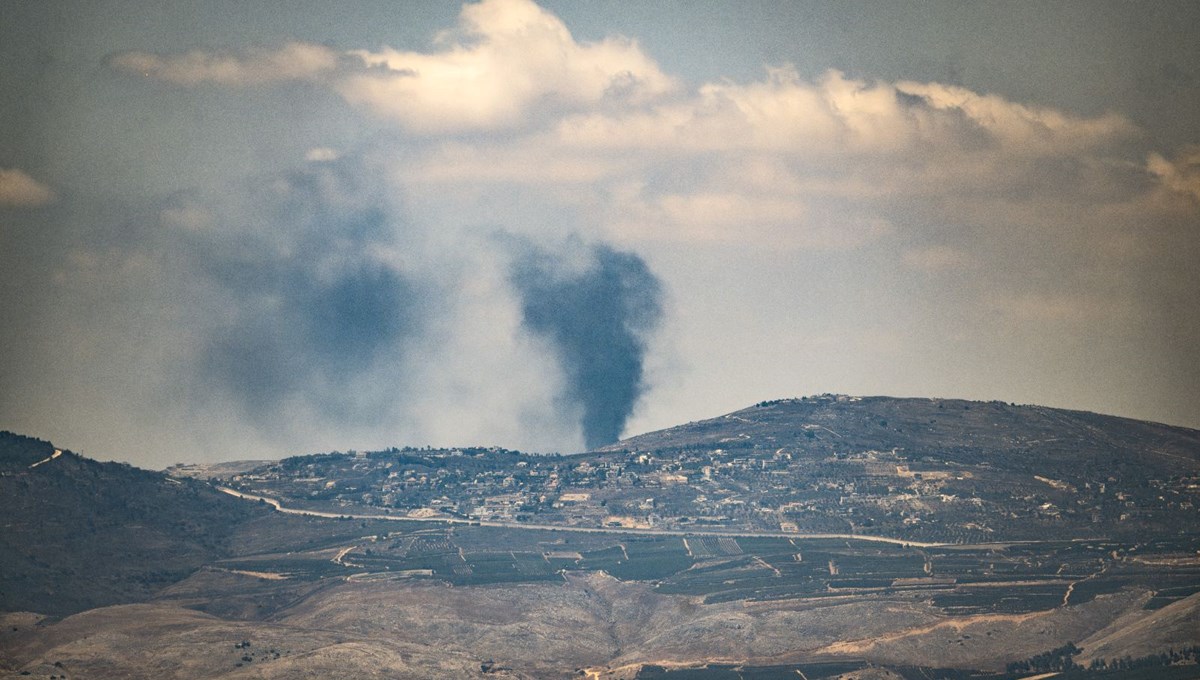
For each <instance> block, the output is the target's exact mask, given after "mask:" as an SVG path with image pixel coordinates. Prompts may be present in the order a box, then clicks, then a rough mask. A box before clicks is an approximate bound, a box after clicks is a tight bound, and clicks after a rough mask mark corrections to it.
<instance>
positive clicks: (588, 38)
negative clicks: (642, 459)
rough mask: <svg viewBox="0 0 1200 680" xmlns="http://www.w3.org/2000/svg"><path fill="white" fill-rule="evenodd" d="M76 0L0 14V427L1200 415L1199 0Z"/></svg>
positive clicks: (205, 450) (547, 444) (418, 428)
mask: <svg viewBox="0 0 1200 680" xmlns="http://www.w3.org/2000/svg"><path fill="white" fill-rule="evenodd" d="M76 5H78V4H77V3H70V4H68V3H45V2H11V3H5V5H4V6H3V8H0V87H2V88H3V89H4V90H5V92H6V93H7V96H6V97H4V98H3V100H2V101H0V239H2V241H0V244H2V246H3V247H2V248H0V270H2V271H0V284H2V285H3V287H4V288H3V290H4V293H3V297H2V298H0V310H2V311H3V313H4V316H5V318H6V319H8V320H9V322H8V323H6V324H4V328H3V329H2V330H0V349H2V350H3V352H2V354H3V357H4V358H3V360H0V385H2V386H3V390H2V391H0V427H3V428H6V429H10V430H15V431H19V432H23V433H28V434H33V435H37V436H41V437H44V438H50V439H52V440H53V441H55V442H56V443H58V444H60V445H63V446H67V447H71V448H74V449H76V450H80V451H83V452H85V453H88V454H91V455H94V456H97V457H100V458H115V459H122V460H130V461H132V462H135V463H139V464H143V465H150V466H157V465H166V464H169V463H172V462H176V461H182V460H218V459H234V458H249V457H271V456H280V455H287V454H292V453H299V452H307V451H318V450H330V449H347V448H375V447H384V446H391V445H405V444H415V445H423V444H427V443H428V444H435V445H453V444H458V445H462V444H497V445H503V446H508V447H513V448H521V449H526V450H535V451H574V450H579V449H581V448H582V447H583V446H584V441H585V437H588V438H590V439H593V440H595V436H599V435H595V433H596V432H598V431H600V430H603V431H604V432H609V431H612V430H613V429H614V428H618V429H621V431H622V432H623V433H624V434H626V435H629V434H634V433H637V432H641V431H645V430H648V429H655V428H659V427H666V426H670V425H674V424H678V423H680V422H686V421H689V420H694V419H698V418H702V417H708V416H712V415H717V414H720V413H723V412H727V411H730V410H734V409H736V408H740V407H742V406H746V405H748V404H750V403H753V402H755V401H759V400H762V399H770V398H777V397H783V396H794V395H801V394H810V393H821V392H846V393H854V394H892V395H902V396H945V397H966V398H976V399H1001V400H1004V401H1014V402H1019V403H1040V404H1046V405H1051V406H1062V407H1068V408H1079V409H1086V410H1093V411H1100V412H1106V413H1114V414H1118V415H1126V416H1130V417H1136V418H1145V419H1151V420H1158V421H1163V422H1168V423H1174V424H1179V425H1185V426H1190V427H1200V406H1198V405H1200V394H1198V393H1197V392H1198V391H1200V362H1198V361H1197V359H1196V351H1195V350H1196V347H1197V344H1198V341H1200V316H1198V315H1197V302H1196V301H1197V299H1200V298H1198V295H1200V274H1198V271H1200V268H1197V267H1196V266H1195V264H1194V263H1195V262H1196V261H1197V256H1198V255H1200V232H1198V230H1200V150H1198V147H1197V146H1196V145H1197V144H1200V119H1197V117H1196V116H1195V114H1194V112H1195V111H1196V110H1198V108H1200V48H1198V47H1197V45H1196V44H1195V40H1194V35H1195V30H1196V29H1197V28H1198V27H1200V10H1198V9H1197V6H1196V5H1195V4H1194V3H1154V4H1149V5H1141V4H1133V3H1094V2H1089V3H1057V4H1053V5H1046V4H1043V3H986V4H985V3H938V2H933V3H886V4H879V3H853V2H849V3H847V2H828V3H820V2H787V3H776V2H769V3H768V2H760V3H755V2H744V3H741V2H740V3H725V2H687V3H682V2H678V3H676V2H662V3H635V2H618V1H615V0H614V1H611V2H592V3H568V2H547V3H544V4H541V5H538V4H534V3H532V2H527V1H524V0H486V1H485V2H482V3H468V4H467V5H462V6H460V5H457V4H455V3H415V2H409V3H394V2H350V3H339V4H337V5H330V4H328V3H312V2H293V3H283V2H273V3H265V2H264V3H243V2H224V3H222V2H214V3H197V4H192V5H179V4H178V3H159V2H95V3H86V4H85V5H79V6H76ZM531 263H532V264H531ZM530 277H533V278H530ZM588 423H593V424H595V423H606V424H605V425H604V426H603V427H600V426H594V427H591V429H589V425H588ZM597 428H598V429H597ZM589 432H591V433H592V434H587V433H589ZM593 435H594V436H593ZM606 436H607V435H606Z"/></svg>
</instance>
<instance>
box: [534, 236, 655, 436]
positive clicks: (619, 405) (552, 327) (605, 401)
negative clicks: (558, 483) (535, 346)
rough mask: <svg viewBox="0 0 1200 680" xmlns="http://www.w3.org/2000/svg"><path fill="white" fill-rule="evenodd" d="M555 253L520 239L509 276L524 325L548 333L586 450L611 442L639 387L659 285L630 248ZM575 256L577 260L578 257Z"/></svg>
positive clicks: (637, 394)
mask: <svg viewBox="0 0 1200 680" xmlns="http://www.w3.org/2000/svg"><path fill="white" fill-rule="evenodd" d="M571 255H573V253H568V254H566V255H558V254H555V253H551V252H549V251H545V250H541V249H538V248H536V247H533V246H531V245H528V244H525V245H524V246H523V247H522V249H521V252H520V254H519V255H518V257H517V258H516V260H515V261H514V264H513V268H512V272H511V281H512V283H513V286H514V288H515V289H516V291H517V292H518V294H519V296H520V301H521V313H522V321H523V324H524V326H525V327H526V328H528V329H529V330H531V331H533V332H534V333H536V334H538V335H541V336H542V337H545V338H547V339H549V340H550V341H551V342H552V343H553V344H554V347H555V349H556V350H557V353H558V359H559V362H560V363H561V365H562V369H563V373H564V375H565V376H566V381H567V385H566V388H565V389H566V394H565V396H566V397H567V398H568V399H569V400H571V401H572V402H574V403H576V404H577V405H579V406H580V408H581V409H582V423H581V425H582V429H583V437H584V442H585V443H586V445H587V447H588V449H594V448H596V447H598V446H603V445H605V444H610V443H612V442H615V441H617V439H619V438H620V436H621V431H622V430H623V429H624V427H625V421H626V419H628V417H629V415H630V414H631V413H632V412H633V407H634V404H635V403H636V402H637V399H638V397H639V396H640V395H641V393H642V391H643V389H644V382H643V364H644V359H645V354H646V340H647V337H648V335H649V334H650V333H651V332H652V331H653V330H654V329H655V327H656V326H657V325H658V321H659V319H660V318H661V316H662V305H661V298H662V285H661V284H660V283H659V281H658V278H657V277H655V276H654V274H653V273H652V272H651V271H650V269H649V268H648V267H647V266H646V263H645V261H643V260H642V259H641V258H640V257H638V256H637V255H635V254H633V253H627V252H620V251H617V250H614V249H613V248H611V247H609V246H606V245H594V246H591V247H588V248H586V249H584V252H583V257H582V258H575V257H571ZM579 259H582V261H581V262H580V261H578V260H579Z"/></svg>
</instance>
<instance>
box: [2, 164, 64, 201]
mask: <svg viewBox="0 0 1200 680" xmlns="http://www.w3.org/2000/svg"><path fill="white" fill-rule="evenodd" d="M52 200H54V192H53V191H51V189H50V187H48V186H46V185H45V184H42V183H41V182H39V181H37V180H36V179H34V178H32V177H30V176H29V175H28V174H26V173H25V172H23V171H21V170H18V169H16V168H11V169H6V168H0V205H9V206H15V207H19V208H31V207H36V206H39V205H45V204H47V203H49V202H50V201H52Z"/></svg>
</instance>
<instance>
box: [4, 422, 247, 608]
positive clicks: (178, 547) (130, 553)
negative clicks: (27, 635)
mask: <svg viewBox="0 0 1200 680" xmlns="http://www.w3.org/2000/svg"><path fill="white" fill-rule="evenodd" d="M0 499H2V500H0V507H2V508H3V520H0V611H20V610H26V611H36V612H40V613H43V614H55V615H62V614H68V613H72V612H76V611H82V610H84V609H90V608H92V607H98V606H103V605H107V604H115V603H122V602H132V601H138V600H142V599H145V598H146V597H148V596H150V595H151V594H153V593H154V592H155V591H157V590H158V589H159V588H161V587H162V586H165V585H167V584H170V583H174V582H175V581H178V580H179V579H181V578H183V577H185V576H187V575H188V574H189V573H191V572H192V571H193V570H194V569H196V568H197V567H199V566H200V565H201V564H204V563H206V562H209V561H211V560H213V559H216V558H218V557H221V556H223V555H225V554H226V553H227V551H228V546H227V542H228V537H229V535H230V532H231V531H232V529H233V527H235V526H237V525H238V524H239V523H241V522H243V521H245V520H247V519H249V518H251V517H254V516H256V515H258V514H261V513H262V512H265V511H264V510H260V509H258V508H256V507H255V506H254V505H252V504H249V503H245V502H243V501H238V500H236V499H233V498H230V497H229V496H227V495H225V494H222V493H218V492H216V491H214V490H213V489H212V488H210V487H208V486H207V485H205V484H203V483H200V482H192V481H190V480H173V479H169V478H167V477H166V476H165V475H164V474H162V473H159V472H150V471H147V470H140V469H138V468H134V467H130V466H129V465H124V464H120V463H99V462H96V461H93V460H89V459H87V458H84V457H82V456H79V455H76V454H74V453H71V452H69V451H58V450H56V449H55V448H54V447H53V446H52V445H51V444H50V443H48V442H44V441H39V440H37V439H32V438H29V437H23V436H20V435H16V434H12V433H9V432H2V433H0Z"/></svg>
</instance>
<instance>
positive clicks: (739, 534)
mask: <svg viewBox="0 0 1200 680" xmlns="http://www.w3.org/2000/svg"><path fill="white" fill-rule="evenodd" d="M217 488H218V489H220V490H221V491H224V492H225V493H227V494H229V495H231V496H237V497H238V498H245V499H246V500H251V501H263V502H264V503H267V504H268V505H271V506H272V507H274V508H275V509H276V510H278V511H279V512H283V513H287V514H289V515H308V516H310V517H329V518H332V519H338V518H342V517H349V518H351V519H370V520H387V521H390V522H426V523H440V524H466V525H473V526H484V527H499V528H503V529H531V530H534V531H568V532H572V533H581V534H632V535H636V536H728V537H731V538H791V539H798V540H802V541H803V540H817V539H837V540H847V541H871V542H875V543H891V544H893V545H903V546H909V547H913V548H937V547H943V546H952V545H954V544H952V543H926V542H922V541H907V540H903V539H899V538H888V537H886V536H863V535H859V534H793V533H787V532H782V531H731V530H721V529H708V530H684V529H628V528H624V527H577V526H563V525H558V524H528V523H524V522H496V521H490V520H468V519H458V518H455V517H404V516H398V515H362V514H354V513H347V512H340V513H339V512H323V511H321V510H305V509H302V508H289V507H285V506H284V505H283V504H282V503H280V502H279V501H278V500H276V499H274V498H270V497H268V496H259V495H255V494H249V493H243V492H241V491H237V490H236V489H230V488H228V487H224V486H218V487H217Z"/></svg>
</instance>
